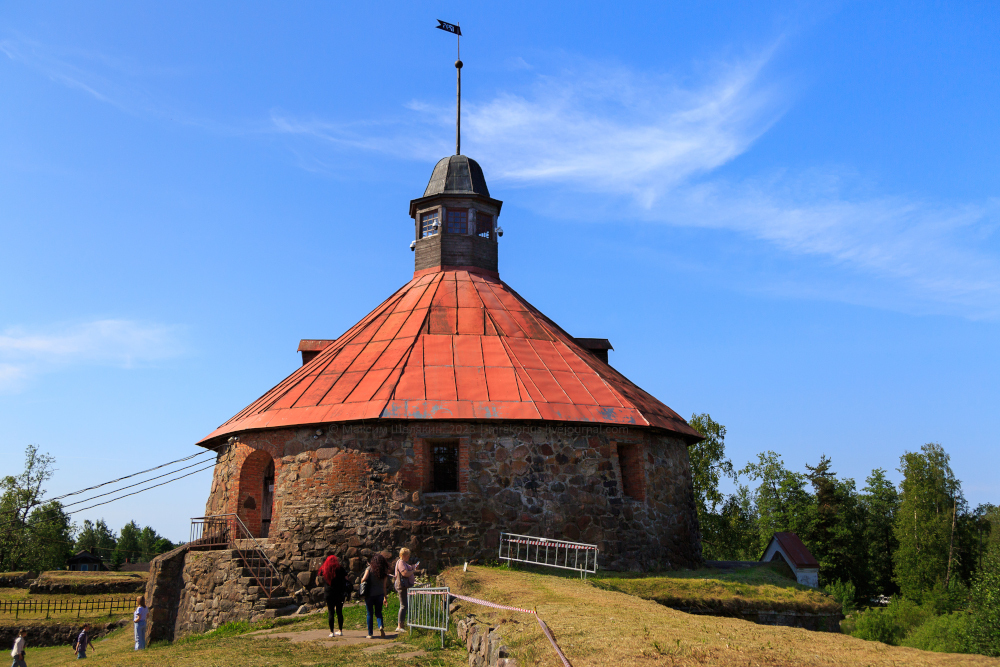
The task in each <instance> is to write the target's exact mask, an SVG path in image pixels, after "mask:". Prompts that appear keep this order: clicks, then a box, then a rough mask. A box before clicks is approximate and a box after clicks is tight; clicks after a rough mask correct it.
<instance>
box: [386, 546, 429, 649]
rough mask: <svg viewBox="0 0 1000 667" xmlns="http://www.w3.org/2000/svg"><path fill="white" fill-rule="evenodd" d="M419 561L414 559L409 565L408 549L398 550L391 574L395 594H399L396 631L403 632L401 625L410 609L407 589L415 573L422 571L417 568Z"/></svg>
mask: <svg viewBox="0 0 1000 667" xmlns="http://www.w3.org/2000/svg"><path fill="white" fill-rule="evenodd" d="M419 563H420V561H416V562H415V563H413V565H410V550H409V549H407V548H406V547H403V548H402V549H400V550H399V560H397V561H396V567H395V568H394V575H393V580H394V583H395V585H396V594H397V595H399V615H398V616H399V618H398V619H397V621H396V632H403V625H404V624H405V623H406V616H407V614H408V613H409V611H410V608H409V604H408V602H409V598H408V596H407V591H409V590H410V587H411V586H413V584H414V583H416V580H417V576H416V573H417V572H423V570H418V569H417V565H418V564H419Z"/></svg>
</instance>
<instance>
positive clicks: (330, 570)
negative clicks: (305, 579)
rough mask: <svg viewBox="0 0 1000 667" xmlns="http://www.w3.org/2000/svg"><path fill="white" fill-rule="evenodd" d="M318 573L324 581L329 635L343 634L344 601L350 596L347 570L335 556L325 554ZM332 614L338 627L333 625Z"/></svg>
mask: <svg viewBox="0 0 1000 667" xmlns="http://www.w3.org/2000/svg"><path fill="white" fill-rule="evenodd" d="M319 573H320V575H322V576H323V581H324V582H325V583H326V615H327V620H328V621H329V622H330V636H331V637H336V636H338V635H339V636H343V634H344V602H346V601H347V598H349V597H350V591H349V588H348V587H349V584H348V583H347V570H346V569H344V566H343V565H342V564H341V563H340V559H339V558H337V557H336V556H333V555H330V556H327V558H326V560H325V561H323V564H322V565H321V566H320V568H319ZM334 614H336V617H337V624H338V625H339V627H340V629H339V630H338V629H337V628H336V627H334V624H333V620H334Z"/></svg>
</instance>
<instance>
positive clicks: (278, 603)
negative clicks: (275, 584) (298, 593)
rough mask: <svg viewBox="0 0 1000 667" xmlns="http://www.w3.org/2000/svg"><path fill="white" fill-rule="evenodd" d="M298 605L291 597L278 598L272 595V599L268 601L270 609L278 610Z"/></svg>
mask: <svg viewBox="0 0 1000 667" xmlns="http://www.w3.org/2000/svg"><path fill="white" fill-rule="evenodd" d="M292 604H296V602H295V598H293V597H291V596H290V595H282V596H281V597H277V596H274V595H272V596H271V599H270V600H268V601H267V608H268V609H277V608H279V607H287V606H288V605H292Z"/></svg>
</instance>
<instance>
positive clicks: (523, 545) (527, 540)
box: [498, 533, 598, 578]
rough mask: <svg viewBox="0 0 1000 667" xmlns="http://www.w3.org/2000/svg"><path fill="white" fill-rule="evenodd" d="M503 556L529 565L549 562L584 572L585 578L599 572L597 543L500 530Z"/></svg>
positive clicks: (562, 567)
mask: <svg viewBox="0 0 1000 667" xmlns="http://www.w3.org/2000/svg"><path fill="white" fill-rule="evenodd" d="M498 555H499V558H500V560H505V561H508V562H512V563H528V564H529V565H545V566H548V567H558V568H560V569H563V570H573V571H575V572H579V573H580V577H581V578H586V577H587V574H588V573H590V574H594V573H596V572H597V555H598V550H597V545H596V544H585V543H583V542H567V541H566V540H550V539H548V538H546V537H532V536H531V535H515V534H513V533H500V550H499V554H498Z"/></svg>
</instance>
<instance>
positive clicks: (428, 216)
mask: <svg viewBox="0 0 1000 667" xmlns="http://www.w3.org/2000/svg"><path fill="white" fill-rule="evenodd" d="M440 220H441V216H440V214H439V213H438V212H437V211H430V212H428V213H422V214H421V215H420V238H426V237H428V236H434V235H435V234H437V233H438V226H439V225H440ZM435 223H438V224H437V225H436V224H435Z"/></svg>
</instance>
